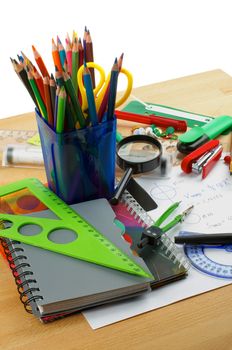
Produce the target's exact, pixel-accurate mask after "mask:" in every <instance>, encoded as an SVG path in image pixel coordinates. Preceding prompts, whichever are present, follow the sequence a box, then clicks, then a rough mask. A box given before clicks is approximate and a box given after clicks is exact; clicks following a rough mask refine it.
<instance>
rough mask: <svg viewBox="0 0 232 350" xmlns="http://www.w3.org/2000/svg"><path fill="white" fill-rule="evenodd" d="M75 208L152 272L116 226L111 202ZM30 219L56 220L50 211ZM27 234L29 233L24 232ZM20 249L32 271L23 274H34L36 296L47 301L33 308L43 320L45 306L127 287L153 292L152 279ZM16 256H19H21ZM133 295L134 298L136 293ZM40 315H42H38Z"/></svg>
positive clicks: (33, 248) (35, 214)
mask: <svg viewBox="0 0 232 350" xmlns="http://www.w3.org/2000/svg"><path fill="white" fill-rule="evenodd" d="M72 207H73V209H74V210H76V211H77V212H78V213H79V214H80V215H81V216H82V217H84V218H85V219H86V220H87V221H89V222H90V223H91V224H92V225H93V226H95V227H96V228H97V229H98V230H99V231H100V232H101V233H102V234H103V235H104V236H106V237H107V238H108V239H109V240H111V242H113V243H114V244H115V245H116V246H117V247H118V248H119V249H121V250H122V251H123V252H124V253H126V254H127V255H128V256H129V257H131V258H132V259H133V260H134V261H135V262H137V263H138V264H140V266H141V267H142V268H143V269H144V270H145V271H147V272H149V270H148V268H147V266H146V264H145V263H144V262H143V260H142V259H141V258H139V257H136V256H134V255H133V254H132V252H131V250H130V247H129V245H128V244H127V243H126V242H125V241H124V240H123V238H122V237H121V231H120V229H119V227H118V226H117V225H116V224H115V223H114V219H115V214H114V212H113V210H112V208H111V207H110V205H109V204H108V202H107V200H105V199H98V200H94V201H89V202H84V203H80V204H75V205H73V206H72ZM30 215H31V216H38V217H49V218H56V216H55V215H54V214H53V213H51V211H49V210H46V211H43V212H39V213H32V214H30ZM24 234H27V232H24ZM28 234H31V232H28ZM67 237H68V235H67ZM20 247H22V248H23V250H24V253H23V255H25V256H26V257H27V260H26V262H27V263H29V264H30V267H27V268H22V269H19V270H22V271H25V270H30V271H32V272H33V278H35V279H36V281H37V283H36V285H35V284H34V283H33V285H31V287H33V288H35V287H38V288H39V291H38V292H36V293H35V295H40V296H42V297H43V299H42V300H39V299H38V300H37V301H36V306H37V307H36V309H35V308H33V313H35V314H36V313H37V316H38V317H40V316H42V311H43V305H46V304H50V303H55V302H60V301H63V300H69V299H75V298H81V297H86V296H88V295H89V296H91V295H93V294H97V293H103V292H106V291H111V290H112V291H113V290H117V289H120V288H125V287H132V286H135V290H136V286H137V287H138V286H139V285H143V287H142V288H141V290H148V289H149V282H150V281H151V279H149V278H144V277H140V276H136V275H131V274H128V273H124V272H121V271H118V270H113V269H109V268H106V267H103V266H99V265H96V264H92V263H88V262H85V261H81V260H78V259H74V258H70V257H68V256H65V255H61V254H57V253H53V252H51V251H47V250H43V249H40V248H36V247H33V246H30V245H26V244H22V243H21V244H20ZM15 255H16V256H17V252H16V253H15ZM19 272H20V271H19ZM28 278H29V277H28ZM30 278H31V277H30ZM138 290H139V288H138ZM138 290H137V292H138ZM130 293H131V294H132V291H131V292H130ZM121 297H122V295H121ZM90 300H91V299H90ZM96 304H97V303H96ZM90 305H91V301H90ZM35 310H36V311H35ZM38 311H40V312H39V313H38ZM56 312H65V309H64V308H59V307H58V306H57V310H56Z"/></svg>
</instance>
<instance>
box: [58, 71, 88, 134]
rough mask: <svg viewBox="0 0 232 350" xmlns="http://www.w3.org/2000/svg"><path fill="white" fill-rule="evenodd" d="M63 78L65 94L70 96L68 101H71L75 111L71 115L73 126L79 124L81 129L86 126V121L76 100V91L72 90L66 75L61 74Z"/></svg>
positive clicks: (64, 73) (68, 77) (69, 79)
mask: <svg viewBox="0 0 232 350" xmlns="http://www.w3.org/2000/svg"><path fill="white" fill-rule="evenodd" d="M63 77H64V86H65V89H66V92H67V94H68V95H69V96H70V99H71V101H72V105H73V108H74V111H75V114H74V115H73V118H74V121H75V124H76V123H79V124H80V127H81V128H84V127H85V126H86V121H85V117H84V114H83V112H82V109H81V106H80V103H79V100H78V98H77V94H76V91H75V89H74V86H73V83H72V80H71V78H70V76H69V75H68V73H66V72H63Z"/></svg>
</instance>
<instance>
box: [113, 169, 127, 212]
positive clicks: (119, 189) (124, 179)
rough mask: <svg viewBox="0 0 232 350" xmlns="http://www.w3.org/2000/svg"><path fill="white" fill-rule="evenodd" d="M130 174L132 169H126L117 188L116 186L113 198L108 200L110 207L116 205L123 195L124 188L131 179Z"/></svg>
mask: <svg viewBox="0 0 232 350" xmlns="http://www.w3.org/2000/svg"><path fill="white" fill-rule="evenodd" d="M132 174H133V169H132V168H128V169H127V170H126V171H125V173H124V175H123V177H122V178H121V180H120V181H119V183H118V186H117V188H116V190H115V193H114V196H113V197H112V198H111V199H110V204H112V205H116V204H118V202H119V200H120V198H121V197H122V195H123V192H124V191H125V189H126V186H127V184H128V182H129V181H130V178H131V176H132Z"/></svg>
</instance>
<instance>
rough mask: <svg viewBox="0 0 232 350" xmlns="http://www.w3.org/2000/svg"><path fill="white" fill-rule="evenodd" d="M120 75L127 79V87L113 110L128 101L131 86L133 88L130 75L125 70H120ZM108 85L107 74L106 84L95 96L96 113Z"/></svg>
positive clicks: (108, 77)
mask: <svg viewBox="0 0 232 350" xmlns="http://www.w3.org/2000/svg"><path fill="white" fill-rule="evenodd" d="M120 73H122V74H124V75H125V77H126V78H127V87H126V90H125V92H124V94H123V95H122V97H121V98H120V99H119V100H116V103H115V108H117V107H119V106H121V105H122V104H123V103H124V102H125V101H126V100H127V99H128V97H129V96H130V93H131V90H132V86H133V76H132V74H131V73H130V72H129V71H128V70H127V69H125V68H121V70H120ZM109 83H110V74H108V76H107V78H106V82H105V84H104V86H103V87H102V89H101V91H100V92H99V94H98V96H97V99H96V109H97V111H99V109H100V106H101V103H102V100H103V98H104V96H105V93H106V90H107V88H108V87H109Z"/></svg>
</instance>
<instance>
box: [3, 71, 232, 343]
mask: <svg viewBox="0 0 232 350" xmlns="http://www.w3.org/2000/svg"><path fill="white" fill-rule="evenodd" d="M133 94H134V95H135V96H137V97H138V98H140V99H142V100H144V101H149V102H154V103H159V104H165V105H169V106H172V107H176V108H181V109H185V110H189V111H192V112H196V113H202V114H206V115H212V116H219V115H222V114H228V115H232V78H231V77H230V76H228V75H227V74H225V73H224V72H222V71H221V70H214V71H210V72H205V73H200V74H197V75H193V76H188V77H184V78H180V79H175V80H172V81H167V82H163V83H159V84H154V85H149V86H144V87H140V88H137V89H134V92H133ZM122 124H124V128H125V129H124V131H125V132H127V130H126V128H128V126H126V125H128V124H127V123H122ZM35 128H36V124H35V118H34V115H33V113H29V114H27V115H21V116H15V117H12V118H8V119H4V120H0V129H16V130H17V129H28V130H30V129H35ZM226 140H227V139H226ZM26 176H27V177H30V176H35V177H38V178H39V179H41V180H42V181H46V178H45V174H44V171H43V170H40V171H38V170H35V169H31V170H27V172H26ZM24 177H25V170H24V169H7V168H5V169H1V170H0V183H1V184H4V183H7V182H12V181H14V180H17V179H22V178H24ZM231 295H232V286H231V285H230V286H227V287H223V288H220V289H217V290H215V291H212V292H208V293H205V294H202V295H200V296H196V297H192V298H189V299H187V300H183V301H180V302H178V303H175V304H172V305H169V306H167V307H163V308H160V309H158V310H154V311H151V312H148V313H145V314H143V315H139V316H136V317H133V318H131V319H128V320H125V321H122V322H119V323H116V324H113V325H110V326H108V327H104V328H102V329H98V330H95V331H94V330H92V329H91V328H90V326H89V325H88V323H87V321H86V320H85V319H84V317H83V316H82V315H81V314H76V315H73V316H69V317H66V318H64V319H62V320H59V321H55V322H53V323H50V324H47V325H44V324H41V323H40V322H39V321H38V320H37V319H36V318H35V317H34V316H32V315H29V314H27V313H26V312H25V311H24V308H23V306H22V304H21V303H20V302H19V296H18V293H17V290H16V286H15V284H14V279H13V277H12V275H11V272H10V270H9V268H8V266H7V263H6V262H5V261H4V260H3V259H2V257H0V348H1V349H4V350H7V349H24V350H26V349H30V350H31V349H33V350H36V349H42V348H46V349H57V350H59V349H91V350H92V349H101V350H104V349H111V350H113V349H157V350H158V349H162V350H163V349H169V348H170V349H179V350H180V349H185V350H190V349H192V350H193V349H204V350H207V349H221V350H222V349H232V303H231Z"/></svg>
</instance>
